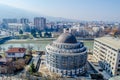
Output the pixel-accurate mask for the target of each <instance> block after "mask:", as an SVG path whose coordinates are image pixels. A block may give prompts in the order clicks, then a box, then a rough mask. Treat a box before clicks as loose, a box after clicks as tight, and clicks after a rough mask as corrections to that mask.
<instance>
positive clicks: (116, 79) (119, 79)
mask: <svg viewBox="0 0 120 80" xmlns="http://www.w3.org/2000/svg"><path fill="white" fill-rule="evenodd" d="M109 80H120V76H115V77H112V78H110V79H109Z"/></svg>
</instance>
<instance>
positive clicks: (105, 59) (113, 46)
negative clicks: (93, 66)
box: [93, 37, 120, 76]
mask: <svg viewBox="0 0 120 80" xmlns="http://www.w3.org/2000/svg"><path fill="white" fill-rule="evenodd" d="M93 56H94V57H95V59H96V61H97V62H99V64H100V66H101V67H102V68H103V69H105V70H106V72H107V73H109V74H110V76H115V75H120V39H118V38H113V37H101V38H96V39H95V41H94V49H93Z"/></svg>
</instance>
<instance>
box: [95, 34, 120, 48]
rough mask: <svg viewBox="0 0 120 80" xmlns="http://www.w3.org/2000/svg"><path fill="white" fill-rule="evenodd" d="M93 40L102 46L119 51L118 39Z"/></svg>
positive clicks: (107, 37)
mask: <svg viewBox="0 0 120 80" xmlns="http://www.w3.org/2000/svg"><path fill="white" fill-rule="evenodd" d="M95 40H97V41H99V42H102V43H103V44H105V45H107V46H110V47H112V48H114V49H117V50H118V49H120V38H115V37H110V36H106V37H100V38H95Z"/></svg>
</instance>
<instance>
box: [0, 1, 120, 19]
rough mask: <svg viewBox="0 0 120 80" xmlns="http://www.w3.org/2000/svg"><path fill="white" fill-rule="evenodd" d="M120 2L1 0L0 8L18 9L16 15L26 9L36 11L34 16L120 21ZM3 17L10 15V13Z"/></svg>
mask: <svg viewBox="0 0 120 80" xmlns="http://www.w3.org/2000/svg"><path fill="white" fill-rule="evenodd" d="M119 2H120V1H118V0H114V1H113V0H109V1H108V0H106V1H105V0H99V1H98V0H34V1H33V0H14V1H12V0H1V1H0V5H4V6H2V7H1V8H0V10H2V9H3V10H2V13H3V14H4V13H5V14H6V11H7V9H9V8H6V7H5V6H8V7H12V8H15V9H18V12H17V13H15V12H14V11H15V10H14V9H13V12H12V11H11V12H12V13H15V14H14V16H15V17H16V16H18V15H20V14H19V13H22V12H24V11H26V12H28V13H30V12H31V13H30V14H32V13H34V16H35V15H36V16H39V15H40V16H41V15H43V16H52V17H62V18H68V19H76V20H88V21H90V20H100V21H101V20H102V21H120V15H119V14H120V10H119V9H118V8H119ZM18 3H19V4H18ZM19 9H20V10H19ZM26 12H25V13H26ZM28 13H27V14H28ZM0 14H1V13H0ZM20 16H21V15H20ZM23 16H24V14H23ZM3 17H9V15H7V16H6V15H5V16H3ZM27 17H28V16H27Z"/></svg>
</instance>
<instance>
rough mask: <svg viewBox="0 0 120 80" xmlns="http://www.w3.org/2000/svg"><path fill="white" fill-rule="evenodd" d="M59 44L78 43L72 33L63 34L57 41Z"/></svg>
mask: <svg viewBox="0 0 120 80" xmlns="http://www.w3.org/2000/svg"><path fill="white" fill-rule="evenodd" d="M56 42H57V43H77V40H76V38H75V36H73V35H72V34H71V33H62V34H61V35H60V36H59V37H58V39H57V40H56Z"/></svg>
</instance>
